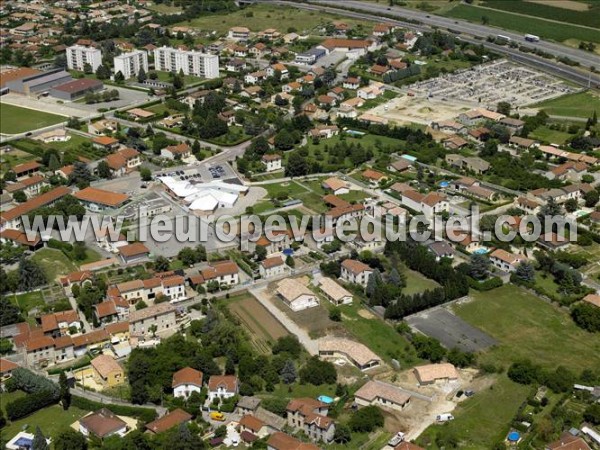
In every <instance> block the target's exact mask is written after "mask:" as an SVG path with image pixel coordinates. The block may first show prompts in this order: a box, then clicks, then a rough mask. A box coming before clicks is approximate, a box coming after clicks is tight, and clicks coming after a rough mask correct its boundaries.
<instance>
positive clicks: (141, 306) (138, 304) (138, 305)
mask: <svg viewBox="0 0 600 450" xmlns="http://www.w3.org/2000/svg"><path fill="white" fill-rule="evenodd" d="M147 307H148V305H147V304H146V302H145V301H144V300H138V301H137V302H136V304H135V310H136V311H139V310H140V309H144V308H147Z"/></svg>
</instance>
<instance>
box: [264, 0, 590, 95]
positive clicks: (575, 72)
mask: <svg viewBox="0 0 600 450" xmlns="http://www.w3.org/2000/svg"><path fill="white" fill-rule="evenodd" d="M256 2H258V3H275V4H278V5H282V6H291V7H295V8H300V9H306V10H311V11H324V12H329V13H332V14H337V15H343V16H347V17H352V18H356V19H364V20H370V21H376V22H381V21H385V22H390V23H393V24H395V25H398V26H402V27H406V28H410V29H413V30H416V31H421V32H427V31H432V29H433V28H434V27H435V28H444V29H447V28H451V29H453V30H455V31H459V32H460V33H461V36H460V38H461V39H462V40H463V41H466V42H469V43H472V44H477V45H484V46H485V47H487V48H489V49H490V50H493V51H495V52H497V53H499V54H502V55H505V56H507V57H509V58H510V59H512V60H514V61H515V62H518V63H521V64H525V65H529V66H533V67H535V68H538V69H540V70H543V71H544V72H547V73H550V74H552V75H556V76H558V77H561V78H565V79H567V80H570V81H573V82H574V83H577V84H579V85H580V86H583V87H588V85H590V84H591V86H600V76H598V75H594V74H592V73H591V72H588V71H585V70H583V69H581V68H577V67H571V66H567V65H564V64H560V63H557V62H556V61H553V60H547V59H544V58H542V57H539V56H535V55H532V54H527V53H521V52H520V51H519V50H518V49H514V48H510V47H507V46H501V45H496V44H493V43H491V42H487V41H486V40H485V39H486V38H487V37H488V36H490V35H493V36H495V35H497V34H498V32H499V31H501V32H502V34H503V35H506V36H508V37H510V38H511V39H513V40H514V41H515V42H517V43H524V44H526V45H527V46H528V47H530V48H533V47H536V48H539V49H540V50H543V51H545V52H548V53H551V54H553V55H555V56H556V57H568V58H570V59H571V60H573V61H576V62H579V63H580V64H581V65H582V66H584V67H591V66H595V67H600V56H598V55H595V54H593V53H588V52H584V51H582V50H579V49H574V48H569V47H566V46H564V45H561V44H556V43H553V42H548V41H541V42H538V43H535V44H534V43H531V42H526V41H525V40H524V38H523V35H522V34H519V33H514V32H508V31H505V30H500V29H498V28H493V27H489V26H484V25H478V24H473V23H471V22H467V21H464V20H458V19H457V20H455V19H448V18H445V17H441V16H429V15H428V14H426V13H424V12H421V11H418V10H413V9H407V8H400V7H397V6H394V7H392V8H391V9H390V10H388V9H387V7H386V6H384V5H378V4H376V3H370V2H369V3H365V2H360V1H346V0H345V1H344V2H343V3H342V2H339V3H335V2H331V1H327V0H315V3H318V4H314V3H312V4H307V3H295V2H290V1H284V0H256ZM340 4H343V7H344V8H353V9H356V10H361V11H364V12H356V11H349V10H347V9H341V7H340V6H339V5H340ZM389 16H395V17H397V19H394V20H391V19H389ZM403 19H404V20H403ZM407 20H409V21H418V22H420V23H419V24H415V23H411V22H408V21H407ZM469 36H475V37H478V38H479V39H475V38H474V37H469Z"/></svg>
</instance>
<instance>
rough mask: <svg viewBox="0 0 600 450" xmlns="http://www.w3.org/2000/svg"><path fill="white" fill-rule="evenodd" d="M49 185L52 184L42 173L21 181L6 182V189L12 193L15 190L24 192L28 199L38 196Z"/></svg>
mask: <svg viewBox="0 0 600 450" xmlns="http://www.w3.org/2000/svg"><path fill="white" fill-rule="evenodd" d="M47 186H50V183H48V181H46V178H44V177H43V176H41V175H33V176H31V177H28V178H24V179H22V180H21V181H17V182H15V183H8V184H6V186H5V189H6V192H8V193H9V194H12V195H14V194H15V192H23V193H25V195H26V196H27V198H28V199H31V198H33V197H36V196H38V195H39V194H40V193H41V192H42V189H43V188H45V187H47Z"/></svg>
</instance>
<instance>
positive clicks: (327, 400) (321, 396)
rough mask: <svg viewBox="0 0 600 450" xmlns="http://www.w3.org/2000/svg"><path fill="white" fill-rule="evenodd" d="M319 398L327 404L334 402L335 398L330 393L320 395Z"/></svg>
mask: <svg viewBox="0 0 600 450" xmlns="http://www.w3.org/2000/svg"><path fill="white" fill-rule="evenodd" d="M317 400H319V401H320V402H323V403H327V404H330V403H333V399H332V398H331V397H330V396H329V395H320V396H319V398H318V399H317Z"/></svg>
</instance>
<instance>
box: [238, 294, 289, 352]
mask: <svg viewBox="0 0 600 450" xmlns="http://www.w3.org/2000/svg"><path fill="white" fill-rule="evenodd" d="M228 307H229V310H230V311H231V312H232V313H233V314H235V315H236V316H237V317H238V318H239V319H240V321H241V322H242V325H243V326H244V328H246V330H247V331H248V333H249V334H250V336H251V337H252V340H253V344H254V345H255V347H256V348H257V349H258V350H259V351H262V352H269V351H270V346H269V343H271V342H274V341H275V340H277V339H278V338H280V337H282V336H287V335H288V334H289V333H288V332H287V330H286V329H285V328H284V327H283V325H281V324H280V323H279V322H278V321H277V319H275V317H273V315H272V314H271V313H270V312H269V311H267V310H266V309H265V308H264V307H263V306H262V305H261V304H260V303H259V302H258V300H256V299H255V298H254V297H252V296H248V297H246V298H244V299H242V300H239V301H236V302H233V303H231V304H229V305H228Z"/></svg>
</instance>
